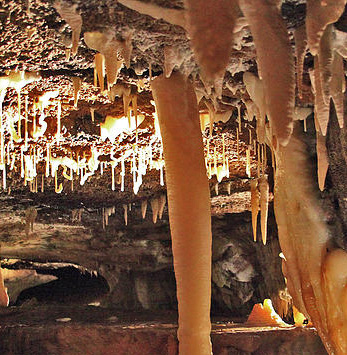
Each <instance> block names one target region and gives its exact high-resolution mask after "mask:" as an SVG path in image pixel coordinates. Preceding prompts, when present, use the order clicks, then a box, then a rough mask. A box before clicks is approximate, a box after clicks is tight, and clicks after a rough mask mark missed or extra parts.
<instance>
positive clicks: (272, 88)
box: [239, 0, 295, 145]
mask: <svg viewBox="0 0 347 355" xmlns="http://www.w3.org/2000/svg"><path fill="white" fill-rule="evenodd" d="M239 5H240V8H241V10H242V12H243V14H244V16H245V17H246V20H247V21H248V23H249V25H250V28H251V32H252V36H253V40H254V44H255V47H256V51H257V59H258V71H260V73H261V78H262V81H263V83H264V92H265V99H266V106H267V113H268V116H269V120H270V124H271V127H272V129H273V134H274V135H275V136H276V138H277V141H278V142H279V143H280V144H282V145H286V144H287V143H288V141H289V138H290V135H291V133H292V130H293V110H294V98H295V74H294V59H293V55H292V48H291V44H290V42H289V37H288V32H287V28H286V25H285V23H284V21H283V19H282V17H281V14H280V11H279V8H278V6H277V4H276V3H274V2H271V3H270V2H267V1H266V2H264V1H263V0H240V2H239ZM274 63H281V65H274Z"/></svg>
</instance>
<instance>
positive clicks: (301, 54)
mask: <svg viewBox="0 0 347 355" xmlns="http://www.w3.org/2000/svg"><path fill="white" fill-rule="evenodd" d="M294 39H295V56H296V71H295V72H296V87H297V89H298V96H299V98H300V99H302V92H303V88H302V85H303V82H302V80H303V74H304V72H303V71H304V58H305V54H306V49H307V36H306V27H305V25H301V26H300V27H297V28H296V29H295V30H294Z"/></svg>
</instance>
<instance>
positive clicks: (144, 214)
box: [141, 200, 147, 219]
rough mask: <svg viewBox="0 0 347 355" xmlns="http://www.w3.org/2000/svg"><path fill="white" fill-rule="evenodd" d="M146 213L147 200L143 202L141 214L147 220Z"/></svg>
mask: <svg viewBox="0 0 347 355" xmlns="http://www.w3.org/2000/svg"><path fill="white" fill-rule="evenodd" d="M146 212H147V200H143V201H142V202H141V214H142V219H145V218H146Z"/></svg>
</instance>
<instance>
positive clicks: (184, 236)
mask: <svg viewBox="0 0 347 355" xmlns="http://www.w3.org/2000/svg"><path fill="white" fill-rule="evenodd" d="M345 6H346V0H336V1H335V0H322V1H318V0H307V1H299V2H297V1H289V0H284V1H280V0H267V1H263V0H238V1H237V0H219V1H202V0H184V1H179V0H175V1H172V2H169V1H165V0H158V1H149V2H148V1H140V0H119V1H118V2H110V1H106V0H104V1H100V2H95V1H94V0H88V1H80V0H76V1H74V2H73V4H72V3H71V2H70V1H65V0H64V1H55V2H54V3H52V2H48V3H47V4H42V2H40V1H38V0H32V1H30V2H27V3H26V4H24V3H21V2H14V1H11V0H5V1H4V4H3V8H2V9H0V31H1V43H0V45H1V53H0V56H1V61H0V63H1V64H0V73H1V75H0V171H1V173H0V174H1V177H2V190H3V191H2V193H1V196H0V197H1V199H2V201H3V202H4V203H3V204H2V205H3V207H2V208H3V209H4V211H0V212H1V213H2V212H3V214H2V216H4V221H3V222H2V224H0V232H1V233H0V235H1V239H0V242H1V250H0V253H1V256H2V257H3V258H6V257H12V258H23V259H25V258H28V259H35V258H37V259H40V260H41V259H45V258H48V259H50V258H51V259H54V260H56V259H59V260H61V261H64V260H65V259H69V260H66V261H70V259H71V260H74V261H76V262H79V263H82V264H83V263H86V264H88V265H85V266H86V267H87V266H88V267H93V268H95V269H97V271H98V272H100V273H101V274H103V275H104V276H105V278H107V281H108V282H109V285H110V291H109V300H113V302H119V304H120V305H122V306H124V305H127V306H129V304H132V305H133V308H134V309H137V310H138V309H145V310H151V307H152V305H153V304H154V303H155V301H153V300H156V299H167V297H169V296H168V294H169V295H171V294H173V293H174V288H173V286H172V284H174V281H173V279H174V278H173V276H172V275H173V274H172V271H171V276H172V280H171V279H170V280H171V281H172V283H171V284H170V285H171V286H170V287H171V291H170V292H166V291H165V292H166V296H162V295H161V293H160V292H157V291H156V290H157V289H156V288H155V287H157V286H158V285H160V283H163V284H165V282H166V281H167V280H165V277H166V276H167V275H168V274H165V273H164V274H165V275H166V276H165V277H163V278H162V279H160V281H159V280H157V279H156V278H155V277H153V275H152V274H151V276H148V273H158V272H161V271H162V270H163V269H169V267H170V265H171V264H170V262H171V261H172V260H171V254H170V253H168V252H167V249H170V248H171V244H170V243H169V242H168V240H167V239H166V237H163V235H164V234H165V235H166V234H168V233H169V231H170V233H171V238H172V252H173V265H174V271H175V279H176V283H177V300H178V313H179V321H178V340H179V346H178V351H179V353H180V354H181V355H184V354H199V355H201V354H206V355H207V354H208V355H209V354H211V352H212V346H211V340H210V332H211V321H210V308H211V293H212V306H214V307H216V305H219V306H220V305H221V304H222V305H223V304H224V305H225V304H227V305H228V311H231V312H232V314H233V315H234V316H235V314H236V313H237V312H236V311H235V312H233V311H232V308H233V306H235V304H236V303H237V302H238V300H239V299H242V302H243V304H244V305H247V309H246V310H243V311H240V315H242V317H243V318H245V315H247V313H249V312H250V308H251V307H250V304H251V303H258V302H259V301H262V300H264V299H265V298H267V297H271V298H272V302H273V304H274V307H275V308H276V307H278V308H279V309H282V310H283V309H286V311H288V312H289V313H290V310H291V307H292V304H293V305H294V307H295V308H294V318H295V322H296V323H298V324H300V325H302V323H303V320H304V319H305V320H306V319H307V320H308V321H309V322H311V323H312V325H313V326H314V327H315V328H316V329H317V332H318V334H319V336H320V337H321V339H322V341H323V343H324V345H325V348H326V350H327V351H328V353H329V354H330V355H334V354H335V355H342V354H346V353H347V337H346V321H347V319H346V300H347V296H346V272H345V271H344V270H345V269H346V260H347V259H346V251H345V249H344V248H345V246H346V245H347V242H346V237H345V235H346V230H345V229H346V228H345V223H344V220H345V219H346V218H345V215H346V214H347V211H346V208H347V206H346V205H345V202H344V200H345V196H344V191H345V189H344V184H345V183H344V182H343V181H341V180H343V173H342V172H343V171H344V170H343V167H344V165H345V158H344V157H345V156H346V154H347V152H346V149H347V148H346V144H345V133H346V132H345V129H346V126H345V122H344V121H345V95H346V94H345V91H346V84H345V71H344V67H345V59H346V57H347V52H346V49H345V47H346V42H347V36H346V33H345V31H346V25H345V22H346V13H345ZM332 118H334V120H335V119H336V124H335V121H332ZM338 130H339V131H338ZM335 141H336V142H337V143H336V144H334V142H335ZM339 164H340V165H339ZM340 172H341V174H340ZM339 175H341V177H339ZM45 196H46V197H45ZM47 196H48V197H47ZM11 199H13V205H11V206H15V203H16V202H17V201H19V202H20V207H18V209H17V208H16V207H11V208H10V207H8V205H6V203H8V201H10V200H11ZM6 201H7V202H6ZM47 201H49V204H50V205H52V206H55V205H57V206H58V205H59V204H61V203H64V204H65V205H64V206H68V208H67V210H68V215H69V221H68V222H66V221H65V220H62V218H63V217H59V216H57V214H55V213H52V211H51V210H49V211H50V213H51V214H50V215H48V217H47V215H45V213H46V212H47V208H48V207H47ZM66 201H68V202H66ZM86 201H88V203H87V202H86ZM84 202H86V204H84ZM166 202H167V205H166ZM211 205H212V215H213V218H215V219H217V218H220V221H219V222H218V223H220V224H221V225H223V228H221V227H218V228H215V229H214V233H217V235H214V243H213V246H214V250H213V251H212V233H211ZM246 210H247V211H248V212H245V211H246ZM273 211H274V213H275V216H274V215H273ZM239 212H241V214H242V216H243V217H242V223H246V222H247V223H246V224H247V225H245V226H244V228H245V229H244V230H242V227H238V228H239V230H238V233H236V234H237V235H232V237H230V236H229V237H230V238H231V239H232V242H231V241H225V236H224V235H219V233H222V234H223V233H227V232H226V231H227V230H230V231H234V229H233V228H234V227H233V226H232V225H231V224H228V223H227V222H225V221H229V214H231V215H232V216H233V217H232V218H236V219H237V218H241V217H240V216H238V213H239ZM244 213H248V214H247V218H248V220H247V218H246V217H244V216H245V215H244ZM92 215H93V216H94V215H97V216H98V218H99V220H100V224H99V223H95V220H93V219H92V217H91V216H92ZM167 216H169V222H170V223H169V222H168V217H167ZM64 218H65V217H64ZM93 218H94V217H93ZM230 218H231V217H230ZM34 223H35V226H34ZM218 223H217V224H218ZM240 224H241V223H240ZM57 225H58V226H59V227H56V226H57ZM116 225H117V229H115V231H116V232H114V234H112V238H106V237H105V238H104V237H103V236H102V235H101V234H102V233H105V234H106V235H108V233H110V230H111V229H112V228H115V226H116ZM218 226H219V224H218ZM258 226H259V227H258ZM54 228H57V230H55V231H52V229H54ZM74 228H75V229H74ZM88 228H92V229H93V233H91V232H90V231H89V229H88ZM98 228H100V230H101V231H102V233H98V232H96V230H97V229H98ZM72 230H75V232H72ZM129 230H131V233H132V234H133V236H134V238H133V240H131V242H130V238H128V236H127V231H129ZM277 230H278V233H277ZM252 231H253V240H254V241H258V240H260V238H261V239H262V243H253V242H252V241H250V239H252V237H251V235H252ZM230 234H232V233H230ZM277 234H278V238H279V243H280V246H281V252H282V254H281V255H282V257H283V260H282V269H283V275H284V277H285V280H284V278H283V276H282V274H280V272H279V271H276V272H278V275H276V277H275V276H274V277H273V279H274V280H275V279H276V280H277V279H281V280H282V282H278V283H275V284H273V283H271V282H270V281H265V282H264V285H265V286H264V289H263V288H261V287H260V286H259V284H261V283H262V281H263V279H264V280H269V278H267V277H266V276H265V273H264V274H262V276H261V277H262V278H263V279H262V278H261V277H258V276H259V273H260V271H259V265H265V263H264V261H263V260H261V255H262V256H264V255H268V254H270V255H272V254H276V258H277V259H278V257H277V255H278V254H279V253H280V250H277V249H276V248H275V247H274V244H273V243H274V240H275V237H274V236H276V235H277ZM71 235H72V236H71ZM91 235H92V236H91ZM96 235H97V236H98V238H96V237H95V236H96ZM143 235H144V236H146V238H144V237H143ZM240 235H242V237H240ZM125 236H126V237H125ZM140 236H141V237H140ZM161 238H164V239H163V240H161ZM239 239H240V240H243V241H242V243H246V244H247V243H250V244H249V245H251V248H254V250H256V251H257V252H256V253H258V254H259V255H258V254H257V258H258V259H257V260H256V261H254V260H253V263H252V265H251V263H249V260H247V257H246V256H242V257H241V256H240V253H239V252H238V251H237V250H238V246H237V240H239ZM159 240H161V241H162V242H163V243H162V244H160V243H161V242H158V241H159ZM164 241H165V243H166V244H165V243H164ZM64 243H66V245H65V244H64ZM158 243H159V244H158ZM164 244H165V245H166V248H167V249H165V250H164V246H163V245H164ZM265 244H266V246H265ZM129 245H130V247H131V248H132V251H129V249H127V248H125V246H129ZM158 245H159V246H158ZM136 247H138V248H139V250H140V251H139V252H138V254H136V253H137V252H135V249H136ZM146 248H147V249H146ZM230 248H234V249H233V252H231V251H230ZM262 248H264V249H262ZM265 248H267V249H265ZM271 248H274V249H273V250H272V249H271ZM145 250H146V252H145ZM221 250H222V251H221ZM252 250H253V249H252ZM263 250H270V251H267V252H263ZM67 251H68V252H67ZM236 251H237V252H236ZM275 251H276V252H275ZM147 252H148V254H146V253H147ZM41 253H42V255H41ZM122 253H123V254H122ZM132 253H133V255H132ZM141 253H143V255H142V257H141ZM267 253H268V254H267ZM90 254H92V255H90ZM135 254H136V257H135V256H134V255H135ZM248 254H249V255H250V254H252V253H251V252H250V253H248ZM248 254H247V255H248ZM253 254H254V252H253ZM87 255H89V256H88V257H86V256H87ZM127 258H128V259H127ZM124 259H126V262H124ZM277 259H276V260H277ZM129 260H131V261H129ZM235 260H236V261H235ZM34 261H35V260H34ZM34 261H33V260H31V262H34ZM122 262H124V263H125V264H126V266H124V265H123V264H122ZM277 262H278V260H277ZM241 264H242V265H241ZM119 265H123V267H122V268H120V266H119ZM245 265H246V266H245ZM254 265H258V269H257V268H256V267H255V266H254ZM211 267H212V269H213V273H211ZM269 267H270V266H269ZM120 270H122V272H123V271H124V270H127V271H126V272H127V276H124V274H122V272H121V271H120ZM134 270H135V271H134ZM270 270H271V268H270ZM0 271H1V270H0ZM133 271H134V274H132V272H133ZM136 272H138V273H136ZM140 273H141V274H140ZM146 273H147V274H146ZM129 275H133V278H132V279H131V276H129ZM256 275H257V277H256ZM0 276H1V275H0ZM130 279H131V281H130ZM211 279H212V282H213V284H212V286H211ZM270 279H271V278H270ZM120 280H123V282H124V285H122V281H120ZM146 280H150V282H149V281H148V282H147V281H146ZM255 280H256V281H255ZM0 281H1V282H0V286H1V287H0V291H1V292H0V303H1V305H2V306H7V305H8V302H9V300H8V295H7V292H6V288H5V287H6V281H5V283H4V282H3V279H2V277H1V278H0ZM171 281H170V282H171ZM238 282H239V283H240V282H243V283H244V284H243V286H242V287H241V286H240V284H239V283H238ZM254 282H257V283H258V286H259V287H260V289H261V290H262V291H261V292H260V291H259V290H258V291H254V290H255V289H256V287H253V286H252V287H251V286H250V284H252V283H254ZM273 282H274V281H273ZM129 285H132V286H129ZM150 285H156V286H155V287H154V286H153V287H151V286H150ZM121 286H123V289H127V288H128V289H131V288H133V290H134V291H133V292H132V293H131V294H132V295H133V296H129V300H123V299H122V297H120V295H123V293H122V291H120V287H121ZM158 287H159V286H158ZM237 287H240V292H239V294H240V295H239V296H238V297H239V298H238V300H237V301H235V300H233V301H231V300H230V298H231V296H230V295H231V294H234V293H236V291H235V289H237ZM159 288H160V287H159ZM211 289H212V292H211ZM213 290H214V291H213ZM117 292H119V294H117ZM151 292H152V293H151ZM156 292H157V293H158V295H155V296H153V295H152V294H154V293H156ZM165 292H163V294H165ZM227 292H228V293H227ZM29 293H30V292H29ZM112 297H113V298H112ZM131 297H132V298H131ZM155 297H157V298H155ZM160 297H162V298H160ZM170 297H171V296H170ZM257 297H258V298H261V300H259V299H257ZM130 298H131V300H130ZM236 298H237V297H236ZM118 299H122V300H118ZM115 300H117V301H115ZM223 302H224V303H223ZM170 306H171V307H174V306H173V305H172V303H170ZM136 307H137V308H136ZM129 308H131V307H130V306H129ZM212 308H213V307H212ZM216 308H218V307H216ZM264 308H267V309H270V301H266V302H265V304H264V306H262V307H260V308H259V310H260V311H259V312H260V313H262V312H263V310H264ZM222 311H225V309H222V310H221V312H222ZM286 311H285V312H283V313H284V314H285V313H287V312H286ZM262 314H263V313H262ZM266 317H267V316H264V317H260V318H263V320H264V319H265V323H267V326H275V325H274V324H273V323H271V322H270V321H271V317H272V316H270V321H269V317H267V318H266ZM272 318H274V317H272ZM299 318H300V319H301V320H299ZM59 319H60V320H66V319H69V317H60V318H59ZM250 319H251V321H250V322H249V323H252V326H256V325H257V322H258V318H257V317H254V316H251V318H250ZM259 321H261V319H259ZM270 323H271V324H270ZM259 324H260V325H259V326H261V322H260V323H259ZM263 325H264V324H263ZM252 349H253V348H252ZM252 349H251V348H247V349H246V350H244V349H243V350H244V351H248V352H253V351H256V349H258V348H257V347H254V349H253V350H252ZM176 350H177V349H176V348H174V347H172V349H171V350H170V351H171V352H172V354H173V353H175V352H176ZM243 350H242V351H243ZM259 351H262V349H261V350H259Z"/></svg>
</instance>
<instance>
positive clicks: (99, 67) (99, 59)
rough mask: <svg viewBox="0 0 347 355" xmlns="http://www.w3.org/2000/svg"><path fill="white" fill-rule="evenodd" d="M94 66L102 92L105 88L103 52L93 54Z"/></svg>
mask: <svg viewBox="0 0 347 355" xmlns="http://www.w3.org/2000/svg"><path fill="white" fill-rule="evenodd" d="M94 66H95V70H96V73H97V78H98V80H99V85H100V91H101V92H103V91H104V90H105V57H104V55H103V54H101V53H96V54H95V57H94Z"/></svg>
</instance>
